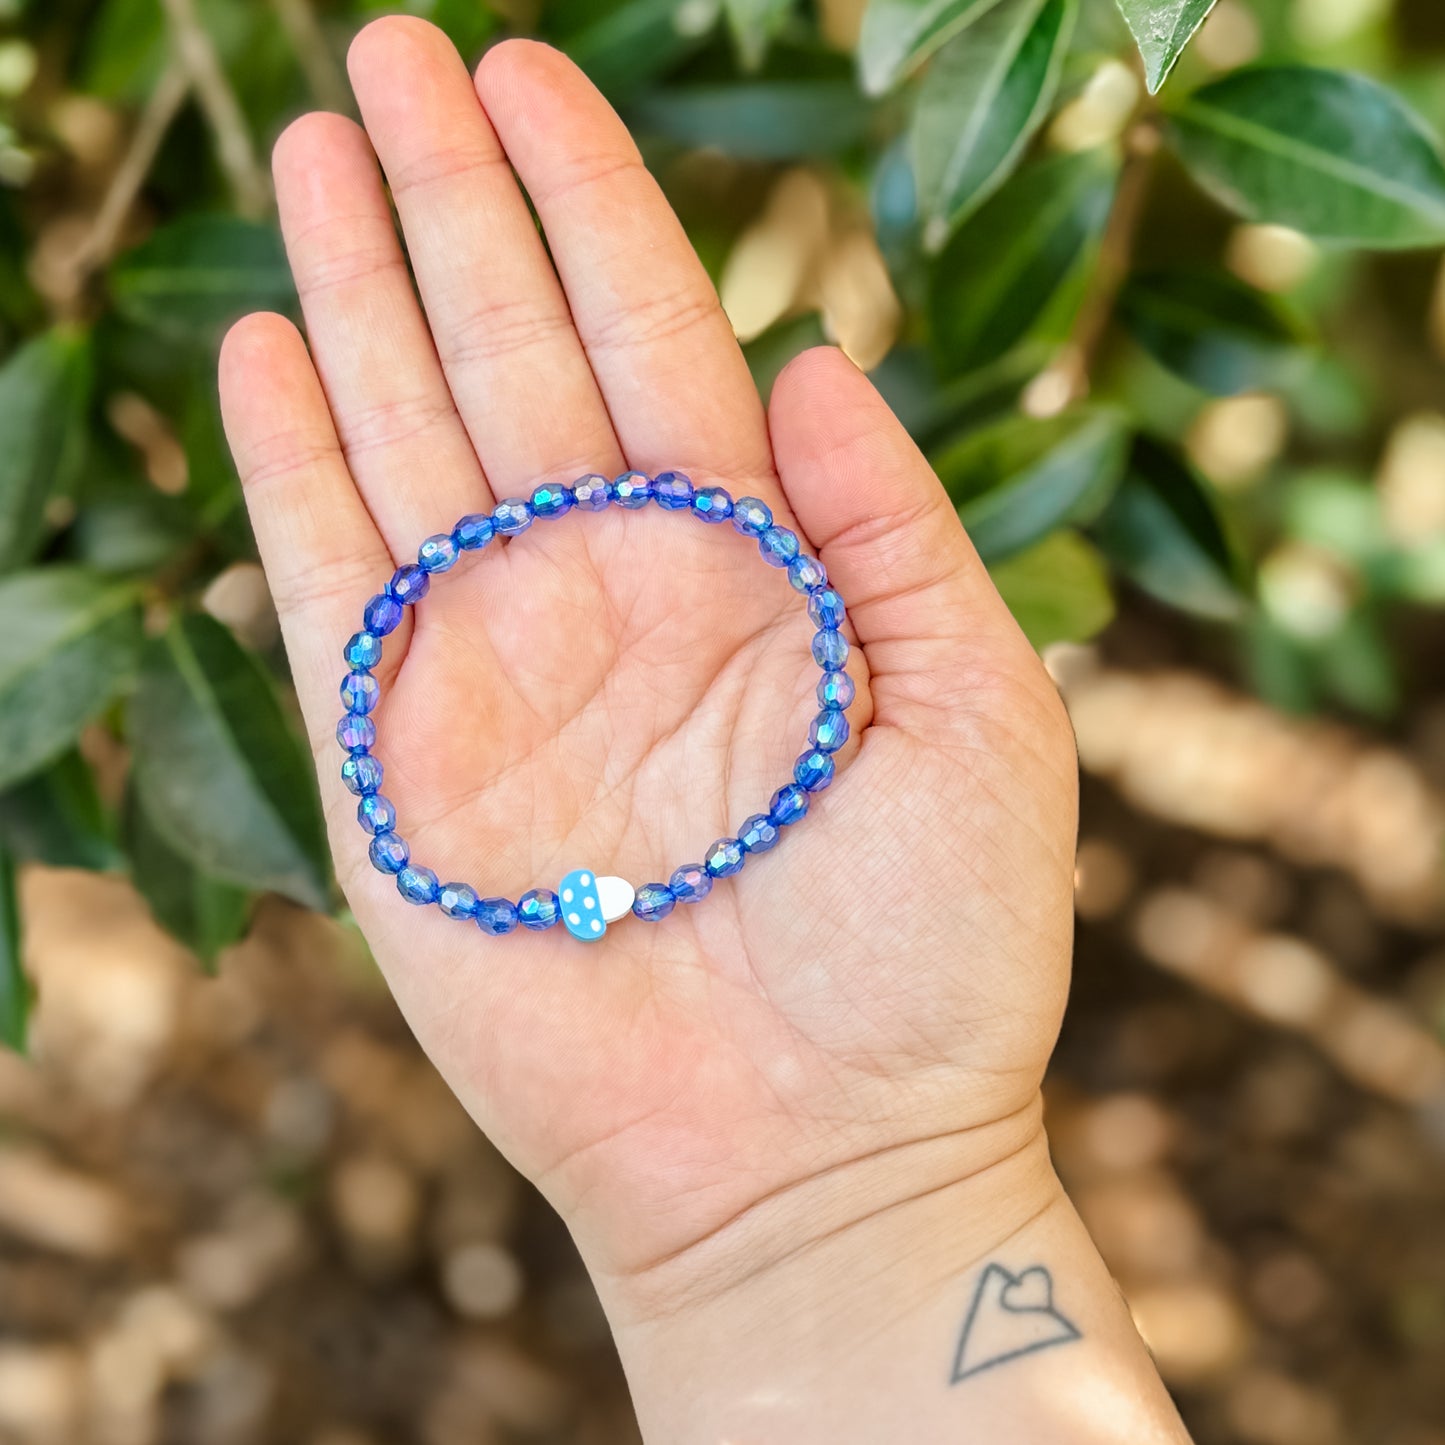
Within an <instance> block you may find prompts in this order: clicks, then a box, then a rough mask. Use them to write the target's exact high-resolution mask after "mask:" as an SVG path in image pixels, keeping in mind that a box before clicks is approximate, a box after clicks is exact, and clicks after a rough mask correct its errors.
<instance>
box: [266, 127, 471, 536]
mask: <svg viewBox="0 0 1445 1445" xmlns="http://www.w3.org/2000/svg"><path fill="white" fill-rule="evenodd" d="M272 169H273V171H274V172H275V176H276V200H277V205H278V207H279V209H280V213H281V229H282V231H283V233H284V234H285V237H286V253H287V255H288V256H289V257H290V260H291V269H292V271H293V272H294V273H295V277H296V286H297V290H298V291H299V292H300V295H301V306H302V310H303V311H304V313H305V316H306V329H307V333H308V335H309V337H310V342H311V350H312V355H313V357H314V359H315V366H316V370H317V372H318V373H319V374H320V377H321V381H322V385H323V386H324V387H325V389H326V399H327V401H328V402H329V404H330V408H331V415H332V417H333V419H334V421H335V424H336V431H337V435H338V437H339V438H340V441H341V447H342V451H343V453H344V455H345V457H346V461H347V465H348V466H349V468H350V471H351V475H352V476H353V477H354V478H355V481H356V486H357V488H358V489H359V490H360V492H361V495H362V496H363V497H364V498H365V500H366V505H367V509H368V510H369V511H370V513H371V515H372V517H373V518H374V519H375V521H376V525H377V527H378V528H379V529H380V531H381V534H382V536H383V537H384V538H385V539H386V542H387V545H388V546H389V547H390V549H391V554H392V556H393V557H394V558H396V560H397V561H402V560H404V559H406V558H409V557H410V556H412V555H413V554H414V553H415V551H416V548H417V544H418V543H419V542H420V541H421V540H422V539H423V538H424V537H427V536H429V535H431V534H432V533H433V532H439V531H445V530H449V529H450V528H451V526H452V524H453V523H454V522H455V521H456V520H457V518H458V517H461V516H463V515H465V514H466V513H468V512H475V511H482V510H489V509H490V507H491V505H492V500H493V499H492V497H491V494H490V493H489V492H488V490H487V485H486V480H485V478H484V477H483V476H482V469H481V466H480V465H479V464H478V462H477V458H476V453H475V452H474V451H473V449H472V445H471V440H470V438H469V437H468V436H467V432H466V428H465V427H463V426H462V423H461V418H460V417H459V416H458V415H457V411H456V407H455V406H454V405H453V403H452V396H451V392H450V391H448V390H447V384H446V378H445V377H444V376H443V375H442V369H441V363H440V362H439V361H438V360H437V355H436V350H435V348H434V347H433V345H432V340H431V334H430V333H429V332H428V330H427V327H426V322H425V320H424V319H423V317H422V314H421V308H420V307H419V306H418V305H417V301H416V296H415V294H414V293H413V291H412V286H411V279H410V277H409V276H408V274H407V269H406V261H405V259H404V257H403V256H402V250H401V245H400V242H399V241H398V240H397V236H396V228H395V226H394V224H393V222H392V218H391V208H390V206H389V205H388V204H387V200H386V193H385V192H384V190H383V189H382V184H381V174H380V172H379V171H378V169H377V165H376V158H375V156H374V155H373V154H372V152H371V147H370V145H369V144H368V143H367V139H366V135H365V133H364V132H363V131H362V130H361V128H360V127H359V126H358V125H356V124H355V123H354V122H352V121H350V120H348V119H346V117H345V116H340V115H327V114H324V113H321V112H318V113H316V114H314V115H307V116H303V117H302V118H301V119H300V120H298V121H295V122H293V124H292V125H291V126H290V127H288V128H287V130H286V131H285V132H284V133H283V134H282V136H281V138H280V140H279V141H278V142H277V143H276V149H275V151H274V153H273V157H272Z"/></svg>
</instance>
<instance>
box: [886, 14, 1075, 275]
mask: <svg viewBox="0 0 1445 1445" xmlns="http://www.w3.org/2000/svg"><path fill="white" fill-rule="evenodd" d="M1077 15H1078V0H1005V3H1003V4H1001V5H996V6H995V7H994V8H993V9H992V10H991V11H990V12H989V13H988V14H987V15H985V16H984V17H983V18H982V19H981V20H980V21H979V22H978V23H977V24H975V25H972V26H970V27H969V29H968V30H966V31H965V32H964V33H963V34H962V35H960V36H958V37H957V38H956V39H954V40H952V41H950V42H949V44H948V45H946V46H945V47H944V48H943V49H942V50H941V51H940V52H939V53H938V55H937V57H936V58H935V59H934V61H933V63H932V64H931V65H930V66H929V67H928V73H927V75H925V76H924V79H923V85H922V87H921V88H920V90H919V95H918V105H917V109H916V110H915V111H914V115H913V126H912V130H911V132H910V135H909V144H910V156H911V159H912V162H913V172H914V176H915V177H916V180H917V185H918V199H919V207H920V210H921V212H922V215H923V218H924V223H925V229H924V245H925V246H926V247H927V248H928V249H929V250H931V251H936V250H938V248H939V247H940V246H941V245H942V244H943V242H944V241H945V240H946V239H947V236H948V234H949V232H950V231H952V229H953V228H954V227H955V226H956V225H958V224H959V223H960V222H961V221H962V220H963V219H964V218H965V217H966V216H968V215H970V214H971V213H972V212H973V211H975V210H977V209H978V207H979V206H980V205H982V204H983V202H984V201H985V200H987V199H988V197H989V196H990V195H992V194H993V192H994V191H996V190H997V189H998V187H999V186H1000V185H1002V184H1003V182H1004V181H1005V180H1006V179H1007V177H1008V175H1009V174H1010V172H1011V171H1012V170H1013V168H1014V167H1015V165H1017V163H1018V159H1019V157H1020V156H1021V155H1022V154H1023V151H1024V147H1025V146H1027V145H1028V142H1029V140H1030V138H1031V137H1032V136H1033V134H1034V132H1035V131H1036V130H1037V129H1038V127H1039V126H1040V125H1041V124H1042V122H1043V119H1044V117H1045V116H1046V115H1047V114H1048V111H1049V106H1050V104H1051V103H1052V101H1053V98H1054V94H1055V92H1056V91H1057V89H1058V84H1059V75H1060V73H1061V72H1062V70H1063V63H1064V55H1065V53H1066V52H1067V50H1068V48H1069V38H1070V36H1071V35H1072V33H1073V29H1074V22H1075V19H1076V18H1077Z"/></svg>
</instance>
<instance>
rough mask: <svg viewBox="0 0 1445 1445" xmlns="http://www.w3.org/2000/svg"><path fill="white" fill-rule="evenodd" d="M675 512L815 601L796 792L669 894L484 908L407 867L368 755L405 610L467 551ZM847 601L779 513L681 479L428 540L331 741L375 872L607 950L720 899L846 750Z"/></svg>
mask: <svg viewBox="0 0 1445 1445" xmlns="http://www.w3.org/2000/svg"><path fill="white" fill-rule="evenodd" d="M650 501H656V503H657V505H658V506H659V507H661V508H662V509H663V510H664V511H668V512H690V513H691V514H692V515H693V516H694V517H697V518H699V519H700V520H701V521H704V522H713V523H717V522H725V521H727V520H729V519H731V520H732V524H733V527H734V528H735V529H736V530H737V531H738V532H740V533H741V534H742V535H743V536H745V537H754V538H756V539H757V543H758V550H759V551H760V552H761V553H762V557H763V560H764V561H765V562H767V563H768V564H769V565H770V566H773V567H781V568H786V569H787V573H788V581H789V582H790V583H791V584H792V586H793V587H794V588H795V589H796V590H797V591H799V592H801V593H803V595H804V596H805V597H806V598H807V599H808V615H809V617H810V618H811V619H812V621H813V623H814V625H815V626H816V628H817V631H816V632H815V633H814V635H813V660H814V661H815V662H816V663H817V664H818V666H819V667H820V668H822V669H823V677H822V680H821V681H820V682H819V683H818V690H817V696H818V704H819V707H820V708H821V709H822V710H821V711H820V712H819V713H818V715H817V717H815V718H814V719H813V722H812V726H811V727H810V728H809V730H808V748H807V750H806V751H805V752H804V753H803V754H802V755H801V756H800V757H799V758H798V760H797V762H796V763H795V764H794V765H793V780H792V782H789V783H785V784H784V785H783V786H782V787H781V788H779V789H778V790H777V792H775V793H774V794H773V796H772V800H771V801H770V803H769V804H768V810H767V812H765V813H754V814H753V815H752V816H751V817H750V818H748V819H746V820H745V821H744V823H743V825H742V827H740V828H739V829H738V833H737V836H736V837H735V838H719V839H718V840H717V841H716V842H715V843H714V844H713V845H712V847H711V848H709V849H708V850H707V853H706V854H705V856H704V858H703V861H702V862H701V863H684V864H683V866H682V867H681V868H678V869H677V870H676V871H675V872H674V873H673V874H672V876H671V877H670V878H669V879H668V881H667V882H666V883H647V884H644V885H643V886H642V887H641V888H638V889H636V890H634V889H633V887H632V885H631V884H630V883H628V882H627V880H626V879H625V878H610V877H602V878H599V877H598V876H597V874H596V873H595V872H594V871H593V870H591V869H586V868H575V869H573V870H572V871H571V872H570V873H568V874H567V875H566V877H564V878H563V879H562V880H561V882H560V883H559V884H558V892H553V891H552V890H551V889H550V888H533V889H531V890H530V891H529V892H527V893H524V894H523V895H522V896H521V898H519V899H518V900H517V902H515V903H513V902H512V901H511V900H510V899H507V898H482V897H480V896H479V895H478V893H477V890H476V889H475V888H472V887H470V886H469V885H468V884H466V883H439V882H438V881H437V875H436V874H435V873H433V872H432V870H431V869H430V868H423V867H420V866H418V865H417V864H415V863H413V862H412V861H411V850H410V848H409V847H408V846H407V843H406V840H405V839H403V838H402V837H401V836H400V835H399V834H398V833H397V831H396V809H395V807H393V806H392V804H391V802H390V801H389V800H388V799H387V798H385V797H383V796H382V794H381V791H380V789H381V781H382V766H381V763H380V762H379V761H378V760H377V759H376V758H375V757H373V756H372V752H371V749H372V747H373V746H374V745H375V743H376V724H375V723H374V722H373V721H372V720H371V718H370V717H369V716H368V714H369V713H370V712H371V711H372V709H373V708H375V707H376V704H377V701H378V699H379V698H380V696H381V689H380V687H379V685H378V683H377V680H376V677H375V676H374V674H373V673H372V671H371V669H372V668H373V667H375V666H376V664H377V663H378V662H380V660H381V639H382V638H383V637H385V636H386V635H387V634H388V633H390V632H392V631H394V630H395V629H396V627H397V626H398V624H399V623H400V622H401V619H402V615H403V609H404V608H406V607H410V606H412V605H413V604H414V603H417V602H420V601H421V599H422V598H423V597H425V596H426V594H427V591H428V589H429V588H430V586H431V579H432V577H433V575H435V574H437V573H441V572H449V571H450V570H451V569H452V568H453V567H454V566H455V565H456V563H457V561H458V560H459V559H460V557H461V555H462V553H463V552H477V551H480V550H481V549H482V548H483V547H485V546H486V545H487V543H488V542H490V541H491V540H492V539H493V538H494V537H515V536H517V535H519V534H520V533H522V532H525V531H526V530H527V529H528V528H529V527H530V526H531V525H532V523H533V521H535V520H537V519H539V518H552V517H560V516H562V515H564V514H565V513H567V512H570V511H573V510H574V509H575V510H577V511H583V512H602V511H605V510H606V509H607V508H608V507H610V506H617V507H622V508H624V509H626V510H627V511H637V510H639V509H640V508H642V507H645V506H646V505H647V504H648V502H650ZM844 615H845V614H844V606H843V599H842V598H841V597H840V596H839V595H838V593H837V592H836V591H835V590H834V589H833V588H831V587H830V586H829V585H828V574H827V571H826V570H825V569H824V567H823V564H822V563H821V562H820V561H818V559H817V558H816V557H809V556H807V555H806V554H804V553H803V552H801V551H800V550H799V547H798V538H797V536H796V534H795V533H793V532H791V531H789V530H788V528H786V527H779V526H775V525H774V523H773V514H772V512H771V511H770V510H769V509H768V507H767V505H766V504H765V503H763V502H760V501H758V499H757V498H756V497H744V498H742V499H741V500H740V501H738V502H736V503H735V502H734V501H733V499H732V497H730V496H729V495H728V493H727V492H726V491H724V490H723V488H721V487H697V488H694V486H693V484H692V482H691V481H690V480H689V478H688V477H687V476H686V475H684V474H683V473H682V472H677V471H669V472H662V473H659V475H658V476H656V477H653V478H649V477H648V476H646V474H644V473H642V472H635V471H628V472H623V473H622V474H621V475H620V476H618V477H616V478H615V479H614V480H612V481H610V482H609V481H608V480H607V478H606V477H604V476H599V475H597V474H595V473H591V474H589V475H587V476H585V477H580V478H579V479H578V480H577V481H576V482H574V483H573V484H572V485H571V486H570V487H564V486H557V485H554V484H551V483H548V484H546V485H544V486H540V487H538V488H536V490H535V491H533V493H532V495H531V497H530V499H526V500H524V499H521V498H511V499H509V500H507V501H505V502H499V503H498V504H497V506H496V507H495V508H494V509H493V511H492V513H491V515H490V516H484V515H481V514H480V513H478V514H474V515H472V516H468V517H463V518H462V519H461V521H459V522H458V523H457V524H456V526H455V527H453V528H452V530H451V531H450V532H441V533H438V534H437V535H436V536H434V537H428V538H427V539H426V541H425V542H423V543H422V544H421V547H420V549H419V550H418V552H417V560H416V561H415V562H414V563H411V562H409V563H407V564H406V565H405V566H402V567H398V568H397V570H396V572H395V573H394V574H393V575H392V578H391V581H390V582H388V583H387V584H386V589H385V590H384V591H382V592H380V593H378V594H377V595H376V596H375V597H373V598H372V599H371V601H370V602H368V603H367V604H366V608H365V611H364V613H363V621H364V622H365V628H364V630H363V631H361V632H358V633H356V634H355V635H354V636H353V637H352V638H351V639H350V641H348V642H347V644H346V646H345V648H344V649H343V653H342V655H343V657H344V658H345V660H346V663H347V666H348V667H349V668H350V669H351V671H350V672H349V673H348V674H347V675H346V677H345V679H344V680H343V681H342V684H341V700H342V702H343V703H344V704H345V706H346V715H345V716H344V717H343V718H342V719H341V721H340V722H339V723H338V724H337V726H336V740H337V742H339V743H340V744H341V747H342V749H343V750H344V751H345V753H346V755H347V756H346V761H345V762H344V763H342V765H341V779H342V781H343V782H344V783H345V784H346V786H347V788H349V789H350V790H351V792H353V793H355V794H357V795H358V796H359V797H360V799H361V801H360V803H359V804H358V805H357V811H356V816H357V819H358V821H359V822H360V823H361V826H362V828H363V829H365V830H366V832H368V833H370V834H371V835H372V838H371V845H370V855H371V861H372V864H373V865H374V866H375V867H376V868H377V869H378V870H379V871H380V872H382V873H389V874H394V875H395V876H396V886H397V889H398V891H399V892H400V893H401V896H402V897H403V898H405V899H406V900H407V902H408V903H416V904H429V903H435V904H437V905H438V907H440V909H441V911H442V912H443V913H445V914H446V915H447V917H448V918H458V919H463V920H467V919H471V920H474V921H475V922H476V924H477V926H478V927H479V928H480V929H481V930H482V932H483V933H488V934H503V933H511V932H512V930H513V929H515V928H516V927H517V925H518V924H521V926H522V927H523V928H530V929H535V930H539V931H540V930H542V929H545V928H551V927H552V926H553V925H554V924H555V923H557V922H559V921H560V922H561V923H563V924H564V926H565V927H566V928H567V931H568V932H569V933H571V934H572V935H573V937H575V938H580V939H585V940H592V939H597V938H601V937H602V935H603V934H604V933H605V932H606V931H607V925H608V924H609V923H612V922H615V921H616V920H617V919H619V918H621V917H623V916H624V915H625V914H626V913H627V912H628V911H629V910H630V911H631V912H632V913H634V914H636V915H637V917H638V918H643V919H646V920H648V921H649V922H657V921H658V920H660V919H663V918H666V917H667V916H668V914H669V913H671V912H672V910H673V909H674V908H675V907H676V906H677V904H679V903H696V902H697V901H698V900H699V899H702V898H705V897H707V895H708V894H709V893H710V892H711V891H712V885H713V881H714V880H715V879H718V878H730V877H731V876H732V875H733V874H735V873H738V872H741V870H742V867H743V864H744V862H745V861H746V860H747V858H748V856H749V855H751V854H754V853H766V852H768V851H769V850H770V849H771V848H773V847H774V846H775V845H776V844H777V842H778V839H779V836H780V835H781V831H782V829H783V828H786V827H787V826H789V825H790V824H792V823H796V822H797V821H798V820H799V819H801V818H802V817H803V816H804V815H805V814H806V813H807V811H808V798H809V795H810V794H812V793H816V792H819V791H820V790H822V789H823V788H826V787H827V786H828V784H829V783H831V782H832V781H833V767H834V764H833V754H834V753H835V752H837V750H838V749H839V748H840V747H842V746H843V744H844V743H845V742H846V741H847V740H848V719H847V716H846V715H845V714H846V710H847V708H848V706H849V704H850V703H851V702H852V701H853V696H854V687H853V679H852V678H851V677H849V676H848V674H847V673H846V672H845V671H844V670H843V667H844V664H845V663H846V662H847V660H848V642H847V640H846V639H845V638H844V636H843V634H842V632H841V631H840V630H839V629H840V628H841V627H842V625H843V619H844Z"/></svg>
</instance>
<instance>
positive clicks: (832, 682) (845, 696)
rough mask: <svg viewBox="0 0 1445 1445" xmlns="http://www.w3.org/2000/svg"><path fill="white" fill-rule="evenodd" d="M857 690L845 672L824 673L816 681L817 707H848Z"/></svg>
mask: <svg viewBox="0 0 1445 1445" xmlns="http://www.w3.org/2000/svg"><path fill="white" fill-rule="evenodd" d="M857 693H858V689H857V688H856V687H855V686H854V685H853V679H852V678H851V677H849V676H848V674H847V673H846V672H825V673H824V674H823V676H822V677H821V678H819V679H818V706H819V707H848V706H849V705H850V704H851V703H852V701H853V699H854V697H855V696H857Z"/></svg>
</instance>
